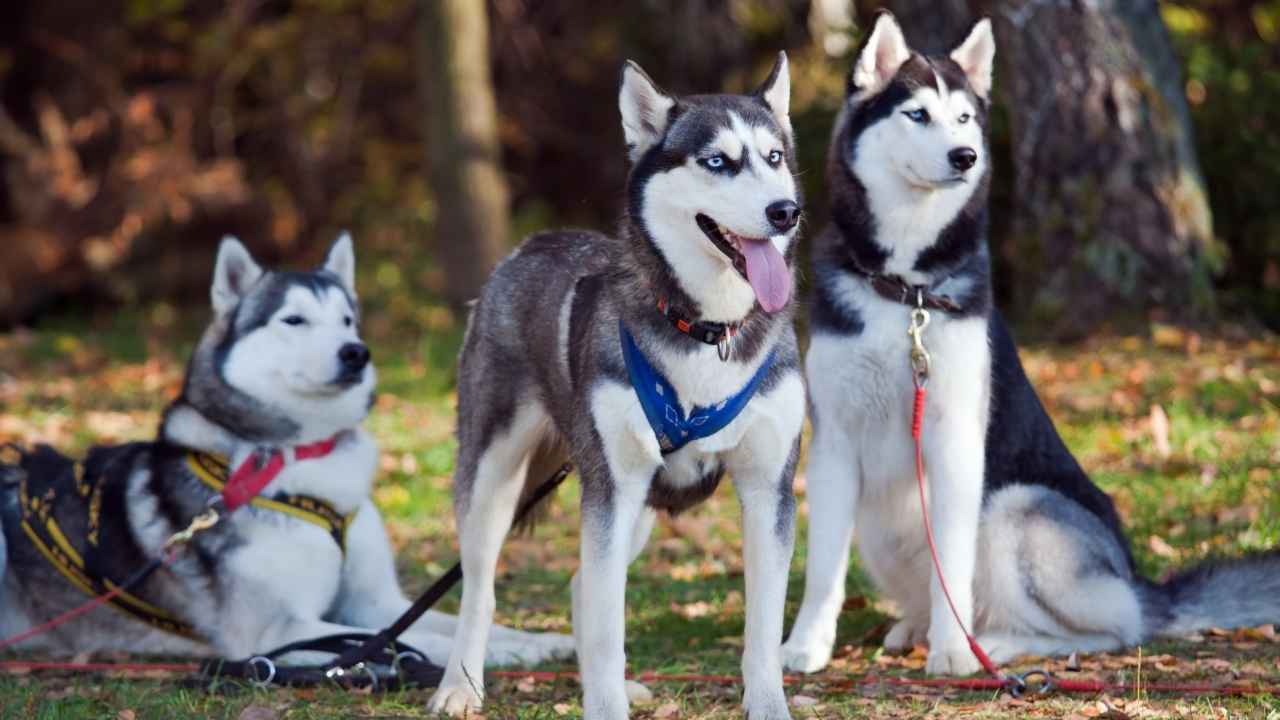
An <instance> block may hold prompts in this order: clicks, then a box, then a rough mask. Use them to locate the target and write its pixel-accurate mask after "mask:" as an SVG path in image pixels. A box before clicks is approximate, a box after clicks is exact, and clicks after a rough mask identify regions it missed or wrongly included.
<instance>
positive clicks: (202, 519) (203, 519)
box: [164, 508, 219, 550]
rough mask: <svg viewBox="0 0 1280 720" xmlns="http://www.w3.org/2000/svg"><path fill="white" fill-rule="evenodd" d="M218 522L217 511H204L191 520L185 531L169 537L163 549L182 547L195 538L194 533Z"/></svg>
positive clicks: (211, 509) (210, 509)
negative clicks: (175, 546)
mask: <svg viewBox="0 0 1280 720" xmlns="http://www.w3.org/2000/svg"><path fill="white" fill-rule="evenodd" d="M218 520H219V515H218V511H217V510H214V509H213V508H209V509H208V510H205V511H204V512H202V513H200V514H199V515H197V516H195V517H194V518H192V519H191V524H190V525H188V526H187V527H186V529H185V530H181V531H179V532H176V533H174V534H172V535H170V536H169V539H168V540H165V541H164V549H165V550H168V549H169V548H171V547H173V546H174V545H184V544H186V543H189V542H191V538H193V537H195V536H196V533H200V532H204V531H205V530H208V529H209V528H211V527H213V526H214V525H217V524H218Z"/></svg>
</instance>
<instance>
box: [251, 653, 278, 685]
mask: <svg viewBox="0 0 1280 720" xmlns="http://www.w3.org/2000/svg"><path fill="white" fill-rule="evenodd" d="M248 666H249V669H250V671H251V673H252V677H250V678H249V684H251V685H253V686H254V687H256V688H258V689H260V690H266V689H267V688H269V687H271V681H272V680H275V679H276V664H275V663H274V662H272V661H271V658H269V657H266V656H263V655H254V656H253V657H251V658H249V662H248ZM258 666H262V668H263V669H264V675H263V676H259V675H258Z"/></svg>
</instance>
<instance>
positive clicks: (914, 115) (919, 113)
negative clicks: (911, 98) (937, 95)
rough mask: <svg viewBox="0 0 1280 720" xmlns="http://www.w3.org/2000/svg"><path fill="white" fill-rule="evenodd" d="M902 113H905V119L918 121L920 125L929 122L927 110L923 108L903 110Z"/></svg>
mask: <svg viewBox="0 0 1280 720" xmlns="http://www.w3.org/2000/svg"><path fill="white" fill-rule="evenodd" d="M902 114H903V115H906V116H907V119H908V120H910V121H911V122H915V123H920V124H921V125H926V124H928V122H929V111H928V110H925V109H924V108H920V109H918V110H905V111H903V113H902Z"/></svg>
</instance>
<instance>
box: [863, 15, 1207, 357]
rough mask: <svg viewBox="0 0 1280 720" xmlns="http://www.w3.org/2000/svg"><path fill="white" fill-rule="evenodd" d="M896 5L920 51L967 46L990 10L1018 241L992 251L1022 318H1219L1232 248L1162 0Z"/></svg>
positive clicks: (1074, 324)
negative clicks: (1212, 204)
mask: <svg viewBox="0 0 1280 720" xmlns="http://www.w3.org/2000/svg"><path fill="white" fill-rule="evenodd" d="M886 6H887V7H888V8H889V9H890V10H892V11H893V12H894V14H895V15H897V16H898V19H899V20H900V21H901V23H902V25H903V29H904V32H905V33H906V35H907V38H908V41H909V42H911V43H912V44H913V46H915V47H917V48H920V49H933V50H945V49H947V47H948V46H949V45H951V44H955V43H958V42H959V41H960V40H961V39H962V38H963V37H964V33H965V32H966V31H967V29H968V27H969V25H970V24H971V23H972V22H973V21H974V20H976V19H977V18H978V17H980V16H981V15H984V14H986V15H989V16H990V17H991V18H992V20H993V21H994V23H995V31H996V39H997V43H996V46H997V50H996V62H997V73H996V84H995V92H996V98H997V102H998V103H1001V104H1003V105H1004V106H1005V108H1006V109H1007V111H1008V113H1007V115H1008V119H1009V138H1008V139H1009V143H1010V150H1009V153H1010V158H1009V159H1008V162H1009V163H1010V166H1011V167H1012V175H1013V177H1012V186H1011V204H1012V207H1011V208H1008V210H1009V211H1010V212H1012V215H1013V217H1012V223H1011V230H1010V232H1009V237H1007V238H995V239H994V240H996V241H997V242H995V243H994V244H995V245H996V248H995V249H996V251H997V252H999V253H1001V255H1002V258H1001V259H1002V260H1003V261H1004V263H1005V264H1007V266H1008V267H1007V268H1006V269H1007V270H1008V276H1009V277H1010V278H1011V279H1012V280H1013V282H1012V287H1011V288H1009V290H1010V292H1009V294H1008V295H1007V297H1008V298H1009V299H1010V302H1009V303H1008V304H1009V305H1010V308H1009V309H1010V311H1011V314H1013V315H1014V316H1015V317H1017V318H1018V319H1020V320H1022V321H1024V323H1029V324H1031V325H1032V326H1034V328H1035V329H1036V331H1037V332H1045V333H1048V334H1052V335H1055V336H1058V337H1076V336H1079V335H1082V334H1085V333H1088V332H1090V331H1092V330H1095V329H1097V328H1099V327H1100V326H1102V325H1104V324H1108V323H1110V324H1113V325H1117V326H1123V325H1128V324H1132V323H1133V322H1134V321H1144V320H1145V319H1146V318H1147V317H1148V315H1149V314H1150V312H1151V311H1152V310H1156V311H1157V312H1160V313H1163V314H1165V315H1166V316H1170V317H1175V318H1179V319H1186V318H1192V317H1200V316H1206V315H1208V314H1209V313H1210V312H1211V310H1212V308H1213V290H1212V285H1211V282H1210V281H1211V275H1212V273H1213V272H1214V271H1215V269H1216V265H1217V264H1218V257H1217V256H1218V255H1219V250H1218V248H1217V246H1216V244H1215V242H1214V240H1213V229H1212V220H1211V217H1210V212H1209V204H1208V196H1207V193H1206V190H1205V187H1204V181H1203V179H1202V177H1201V175H1200V169H1199V163H1198V161H1197V158H1196V151H1195V145H1194V141H1193V135H1192V129H1191V119H1190V114H1189V112H1188V108H1187V104H1186V99H1185V97H1184V95H1183V85H1182V77H1181V71H1180V68H1179V65H1178V60H1177V57H1176V55H1175V54H1174V51H1173V47H1172V44H1171V43H1170V40H1169V36H1168V32H1167V30H1166V28H1165V26H1164V22H1163V20H1162V19H1161V17H1160V12H1159V8H1158V7H1157V4H1156V3H1155V2H1154V0H1099V2H1092V3H1060V2H1046V1H1045V0H969V1H968V3H967V6H968V7H967V10H966V2H964V0H946V1H945V2H940V3H937V4H935V3H933V2H928V1H927V0H890V2H888V3H886ZM1003 165H1004V163H1000V162H997V168H1000V167H1002V166H1003ZM997 211H999V208H997ZM995 224H996V226H997V227H998V226H1000V225H1001V224H1002V223H999V222H997V223H995ZM1002 295H1003V294H1002Z"/></svg>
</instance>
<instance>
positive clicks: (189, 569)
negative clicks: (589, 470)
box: [0, 235, 572, 664]
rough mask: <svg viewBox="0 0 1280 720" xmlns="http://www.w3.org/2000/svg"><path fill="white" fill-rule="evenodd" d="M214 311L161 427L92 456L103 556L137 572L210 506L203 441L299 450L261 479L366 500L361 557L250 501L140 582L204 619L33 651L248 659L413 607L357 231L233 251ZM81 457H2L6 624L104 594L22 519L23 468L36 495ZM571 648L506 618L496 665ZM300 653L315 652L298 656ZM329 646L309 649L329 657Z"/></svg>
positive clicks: (81, 518) (68, 523)
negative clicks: (264, 264) (320, 258)
mask: <svg viewBox="0 0 1280 720" xmlns="http://www.w3.org/2000/svg"><path fill="white" fill-rule="evenodd" d="M211 296H212V301H213V311H214V318H213V321H212V323H211V324H210V325H209V327H208V328H207V330H206V331H205V333H204V335H203V336H202V338H201V340H200V342H199V344H198V345H197V347H196V349H195V352H194V355H193V357H192V359H191V362H190V364H189V366H188V371H187V376H186V381H185V385H184V388H183V392H182V395H181V396H180V397H179V398H178V399H177V400H176V401H175V402H173V403H172V404H171V405H170V406H169V408H168V410H167V411H166V413H165V415H164V419H163V422H162V426H161V429H160V432H159V437H158V438H157V439H156V440H155V441H153V442H137V443H130V444H127V445H121V446H98V447H94V448H92V449H91V450H90V451H89V454H88V456H87V458H86V459H85V460H84V461H83V463H82V464H81V465H80V467H82V468H83V472H84V475H85V476H88V477H91V478H97V479H98V482H99V483H100V486H101V487H102V494H101V497H102V500H101V503H102V505H101V511H100V512H101V518H102V519H101V528H102V529H101V533H102V535H103V537H106V538H111V541H112V543H113V546H111V547H105V546H104V550H103V551H102V553H100V554H101V555H103V556H104V559H102V560H101V562H102V563H103V564H104V565H105V567H106V569H108V570H109V571H110V572H111V577H112V579H113V580H114V581H115V582H117V583H118V582H121V581H122V580H123V579H124V578H126V577H128V576H130V575H131V574H132V573H133V572H134V571H135V570H137V569H138V568H140V567H142V566H143V565H145V564H146V563H147V562H148V561H150V560H152V559H154V558H157V557H159V556H160V555H161V554H162V551H161V548H162V545H163V543H164V542H165V540H166V539H167V538H168V537H169V536H170V535H171V534H172V533H174V532H176V531H178V530H181V529H183V528H184V527H186V526H187V524H188V523H189V522H190V521H191V519H192V518H193V517H195V516H196V515H197V514H199V513H200V512H202V511H203V510H204V509H205V507H206V506H207V504H208V503H209V501H210V500H211V499H212V498H213V497H214V494H215V493H214V491H213V490H212V489H210V488H209V487H208V486H207V485H205V484H204V483H202V482H201V481H200V480H199V478H197V477H196V476H195V475H194V474H193V472H192V471H191V470H190V468H189V467H188V465H187V463H186V456H187V453H188V452H189V451H191V450H198V451H202V452H208V453H214V454H220V455H223V456H225V457H228V458H230V463H231V466H232V467H236V466H238V465H239V464H240V462H241V461H243V460H244V459H245V458H246V457H247V456H248V454H249V453H251V452H253V451H254V450H256V449H258V448H263V447H267V448H280V449H282V450H283V452H284V454H285V456H286V460H287V464H286V466H285V468H284V470H283V471H282V472H281V473H280V475H279V476H278V477H276V478H275V479H274V480H273V481H272V482H271V483H270V484H269V485H268V486H267V487H266V488H265V489H264V490H263V491H262V493H261V495H262V496H263V497H267V498H272V497H276V496H278V495H280V494H291V495H308V496H311V497H314V498H317V499H319V500H322V501H325V502H327V503H329V504H330V505H331V506H332V507H333V508H334V509H335V510H337V511H338V512H339V513H341V514H344V515H346V514H349V513H356V515H355V518H354V520H353V523H352V524H351V526H350V527H349V529H348V531H347V534H346V553H345V555H344V554H343V552H342V551H341V549H340V548H339V546H338V544H337V543H336V542H335V541H334V538H333V537H332V536H331V535H330V534H329V533H328V532H326V531H325V530H324V529H322V528H320V527H318V526H316V525H312V524H310V523H308V522H305V521H303V520H299V519H296V518H294V517H292V516H289V515H286V514H283V513H280V512H276V511H273V510H270V509H260V508H258V507H254V506H245V507H242V508H240V509H238V510H236V511H235V512H234V513H232V514H230V515H229V516H227V517H225V518H224V519H223V520H222V521H221V522H220V523H219V524H218V525H216V526H215V527H214V528H213V529H211V530H208V531H206V532H204V533H202V534H200V535H198V536H196V538H195V540H194V541H193V542H192V543H191V544H190V545H189V546H188V547H186V548H185V549H183V550H182V551H181V552H180V553H179V554H178V555H177V559H176V561H175V562H173V563H172V564H171V565H169V566H167V567H163V568H161V569H160V570H158V571H157V572H155V573H154V574H153V575H152V576H151V577H150V578H149V579H148V580H147V581H146V582H145V583H143V584H142V585H141V586H140V587H139V588H137V589H136V590H135V591H134V594H135V595H137V596H139V597H141V598H142V599H143V600H145V601H147V602H149V603H151V604H152V605H155V606H158V607H159V608H161V609H163V610H165V611H167V612H168V613H170V614H171V615H174V616H176V617H177V618H178V619H179V620H182V621H184V622H186V623H187V624H189V625H190V626H192V627H193V628H194V629H195V630H196V631H197V632H198V634H199V635H200V636H201V637H202V638H203V639H204V641H203V642H202V641H200V640H189V639H186V638H183V637H180V636H177V635H172V634H169V633H167V632H165V631H163V630H159V629H156V628H153V627H152V626H150V625H148V624H146V623H144V622H142V621H140V620H137V619H135V618H133V617H132V616H129V615H125V614H122V613H120V612H118V611H117V610H116V609H114V608H110V607H103V608H98V609H95V610H93V611H91V612H89V613H88V614H86V615H83V616H81V617H79V618H77V619H75V620H74V621H72V622H69V623H67V624H65V625H62V626H60V627H58V628H57V629H55V630H53V631H52V632H49V633H46V634H43V635H39V636H37V637H34V638H32V639H31V640H29V641H27V642H25V643H23V644H21V645H20V646H19V648H20V649H24V650H35V651H41V652H48V653H53V654H63V655H72V654H78V653H86V652H97V651H111V652H117V651H125V652H135V653H147V654H164V655H171V654H181V655H193V656H202V655H215V656H221V657H228V658H245V657H249V656H251V655H255V654H258V653H264V652H267V651H269V650H271V649H273V648H276V647H278V646H280V645H284V644H286V643H290V642H293V641H297V640H302V639H306V638H313V637H319V636H323V635H330V634H333V633H342V632H358V631H376V630H379V629H381V628H383V627H385V626H386V625H388V624H390V623H391V621H393V620H394V619H395V618H396V617H398V616H399V615H400V613H401V612H402V611H404V610H405V609H406V608H407V607H408V606H409V601H408V600H407V599H406V598H405V596H404V593H403V592H402V591H401V589H400V585H399V583H398V581H397V579H396V575H395V565H394V557H393V554H392V550H391V545H390V544H389V542H388V540H387V536H386V532H385V530H384V528H383V525H382V521H381V518H380V516H379V514H378V509H377V508H376V507H375V506H374V504H373V502H372V500H371V498H370V490H371V488H372V484H373V479H374V474H375V472H376V469H377V466H378V463H377V459H378V451H377V448H376V446H375V445H374V441H373V438H372V437H371V436H370V435H369V433H367V432H366V431H365V430H364V429H363V428H361V427H360V425H361V423H362V422H363V420H364V418H365V416H366V415H367V414H368V411H369V408H370V407H371V404H372V401H373V393H374V386H375V382H376V381H375V372H374V368H373V366H372V365H371V364H370V363H369V351H368V349H367V348H366V347H365V345H364V344H363V343H362V342H361V340H360V337H359V308H358V305H357V302H356V290H355V256H354V253H353V250H352V243H351V239H350V237H349V236H346V235H344V236H342V237H341V238H340V239H339V240H338V241H337V242H336V243H334V245H333V247H332V248H331V249H330V251H329V253H328V257H327V260H326V261H325V264H324V266H323V267H322V268H319V269H317V270H315V271H313V272H269V271H264V270H263V269H262V268H260V267H259V266H258V265H257V263H255V262H254V260H253V259H252V257H251V256H250V255H249V253H248V251H247V250H246V249H245V248H244V246H243V245H241V243H240V242H238V241H236V240H234V239H231V238H227V239H225V240H224V241H223V242H222V245H221V247H220V248H219V251H218V259H217V264H216V269H215V272H214V278H213V284H212V288H211ZM335 435H336V436H337V445H336V447H335V449H334V450H333V452H331V453H330V454H328V455H327V456H325V457H323V458H318V459H307V460H297V459H295V458H294V457H293V456H292V454H291V452H290V450H291V448H293V447H294V446H297V445H302V444H309V443H314V442H316V441H320V440H324V439H326V438H330V437H333V436H335ZM78 472H79V471H78V470H77V469H76V465H75V464H74V463H73V462H72V461H71V460H70V459H69V458H66V457H64V456H62V455H59V454H58V453H57V452H56V451H54V450H53V449H52V448H49V447H47V446H40V447H38V448H36V449H35V450H33V451H30V452H24V453H22V455H21V459H20V461H19V462H18V463H16V464H13V465H8V466H0V523H2V524H3V534H2V535H0V537H3V539H4V542H3V544H0V549H3V551H4V552H3V554H2V555H0V637H10V636H12V635H15V634H17V633H20V632H23V631H25V630H27V629H29V628H31V627H33V626H35V625H37V624H40V623H42V622H44V621H46V620H48V619H49V618H51V617H53V616H55V615H58V614H60V613H63V612H65V611H67V610H70V609H71V608H73V607H76V606H78V605H80V604H82V603H84V602H86V601H87V600H88V598H87V597H86V596H85V594H84V593H82V592H81V591H80V590H79V589H77V588H76V587H74V586H73V585H71V584H70V583H69V582H68V580H67V579H66V578H65V577H63V576H62V575H61V574H59V573H58V571H57V570H55V569H54V568H53V567H52V566H50V565H49V564H48V563H47V562H46V561H45V560H44V559H43V558H42V557H41V556H40V555H39V553H38V552H37V550H36V549H35V548H34V547H33V546H32V544H31V543H30V541H29V540H28V538H27V537H25V535H24V534H23V531H22V530H21V529H20V527H19V525H20V521H21V517H20V510H19V508H18V497H17V486H18V481H19V480H20V479H22V478H25V480H26V482H27V487H28V492H30V493H34V494H37V495H40V494H43V493H44V492H45V491H46V490H47V489H49V488H53V487H54V486H61V487H62V488H63V489H68V488H72V487H73V486H74V482H75V481H74V480H73V478H72V475H73V474H75V473H78ZM87 502H89V501H88V499H87V498H85V497H82V496H80V495H79V494H77V493H75V492H64V493H61V494H59V495H58V496H57V500H56V510H55V515H56V517H57V519H58V521H59V523H60V525H61V527H62V529H63V531H64V532H65V533H66V534H67V536H68V538H69V541H70V542H71V543H72V544H73V545H76V546H78V547H79V548H80V551H81V552H83V549H84V548H85V547H86V541H85V538H86V533H87V532H88V531H89V527H88V523H87V521H86V518H87V508H86V503H87ZM454 624H455V621H454V619H453V618H452V617H450V616H448V615H443V614H440V613H434V612H432V613H428V614H427V615H426V616H424V617H423V618H422V619H421V620H419V621H418V622H417V623H415V624H414V626H413V627H412V628H411V629H410V630H409V632H408V633H406V634H405V636H404V638H403V639H404V640H405V641H406V642H407V643H409V644H410V645H413V646H415V647H417V648H418V649H420V650H421V651H423V652H424V653H426V654H427V655H429V656H430V657H431V658H433V659H434V660H436V661H437V662H442V661H443V660H444V658H446V657H448V654H449V643H450V640H449V635H450V634H451V633H452V632H453V630H454ZM571 653H572V639H571V638H569V637H568V636H557V635H536V634H529V633H522V632H517V631H514V630H507V629H499V630H497V631H496V637H495V642H494V643H493V645H492V646H491V648H490V653H489V658H488V659H489V660H490V661H491V662H493V663H495V664H505V663H520V664H533V663H537V662H541V661H544V660H547V659H550V658H553V657H564V656H567V655H569V654H571ZM293 659H295V660H298V659H301V658H297V657H295V658H293ZM316 659H318V658H310V660H316Z"/></svg>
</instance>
